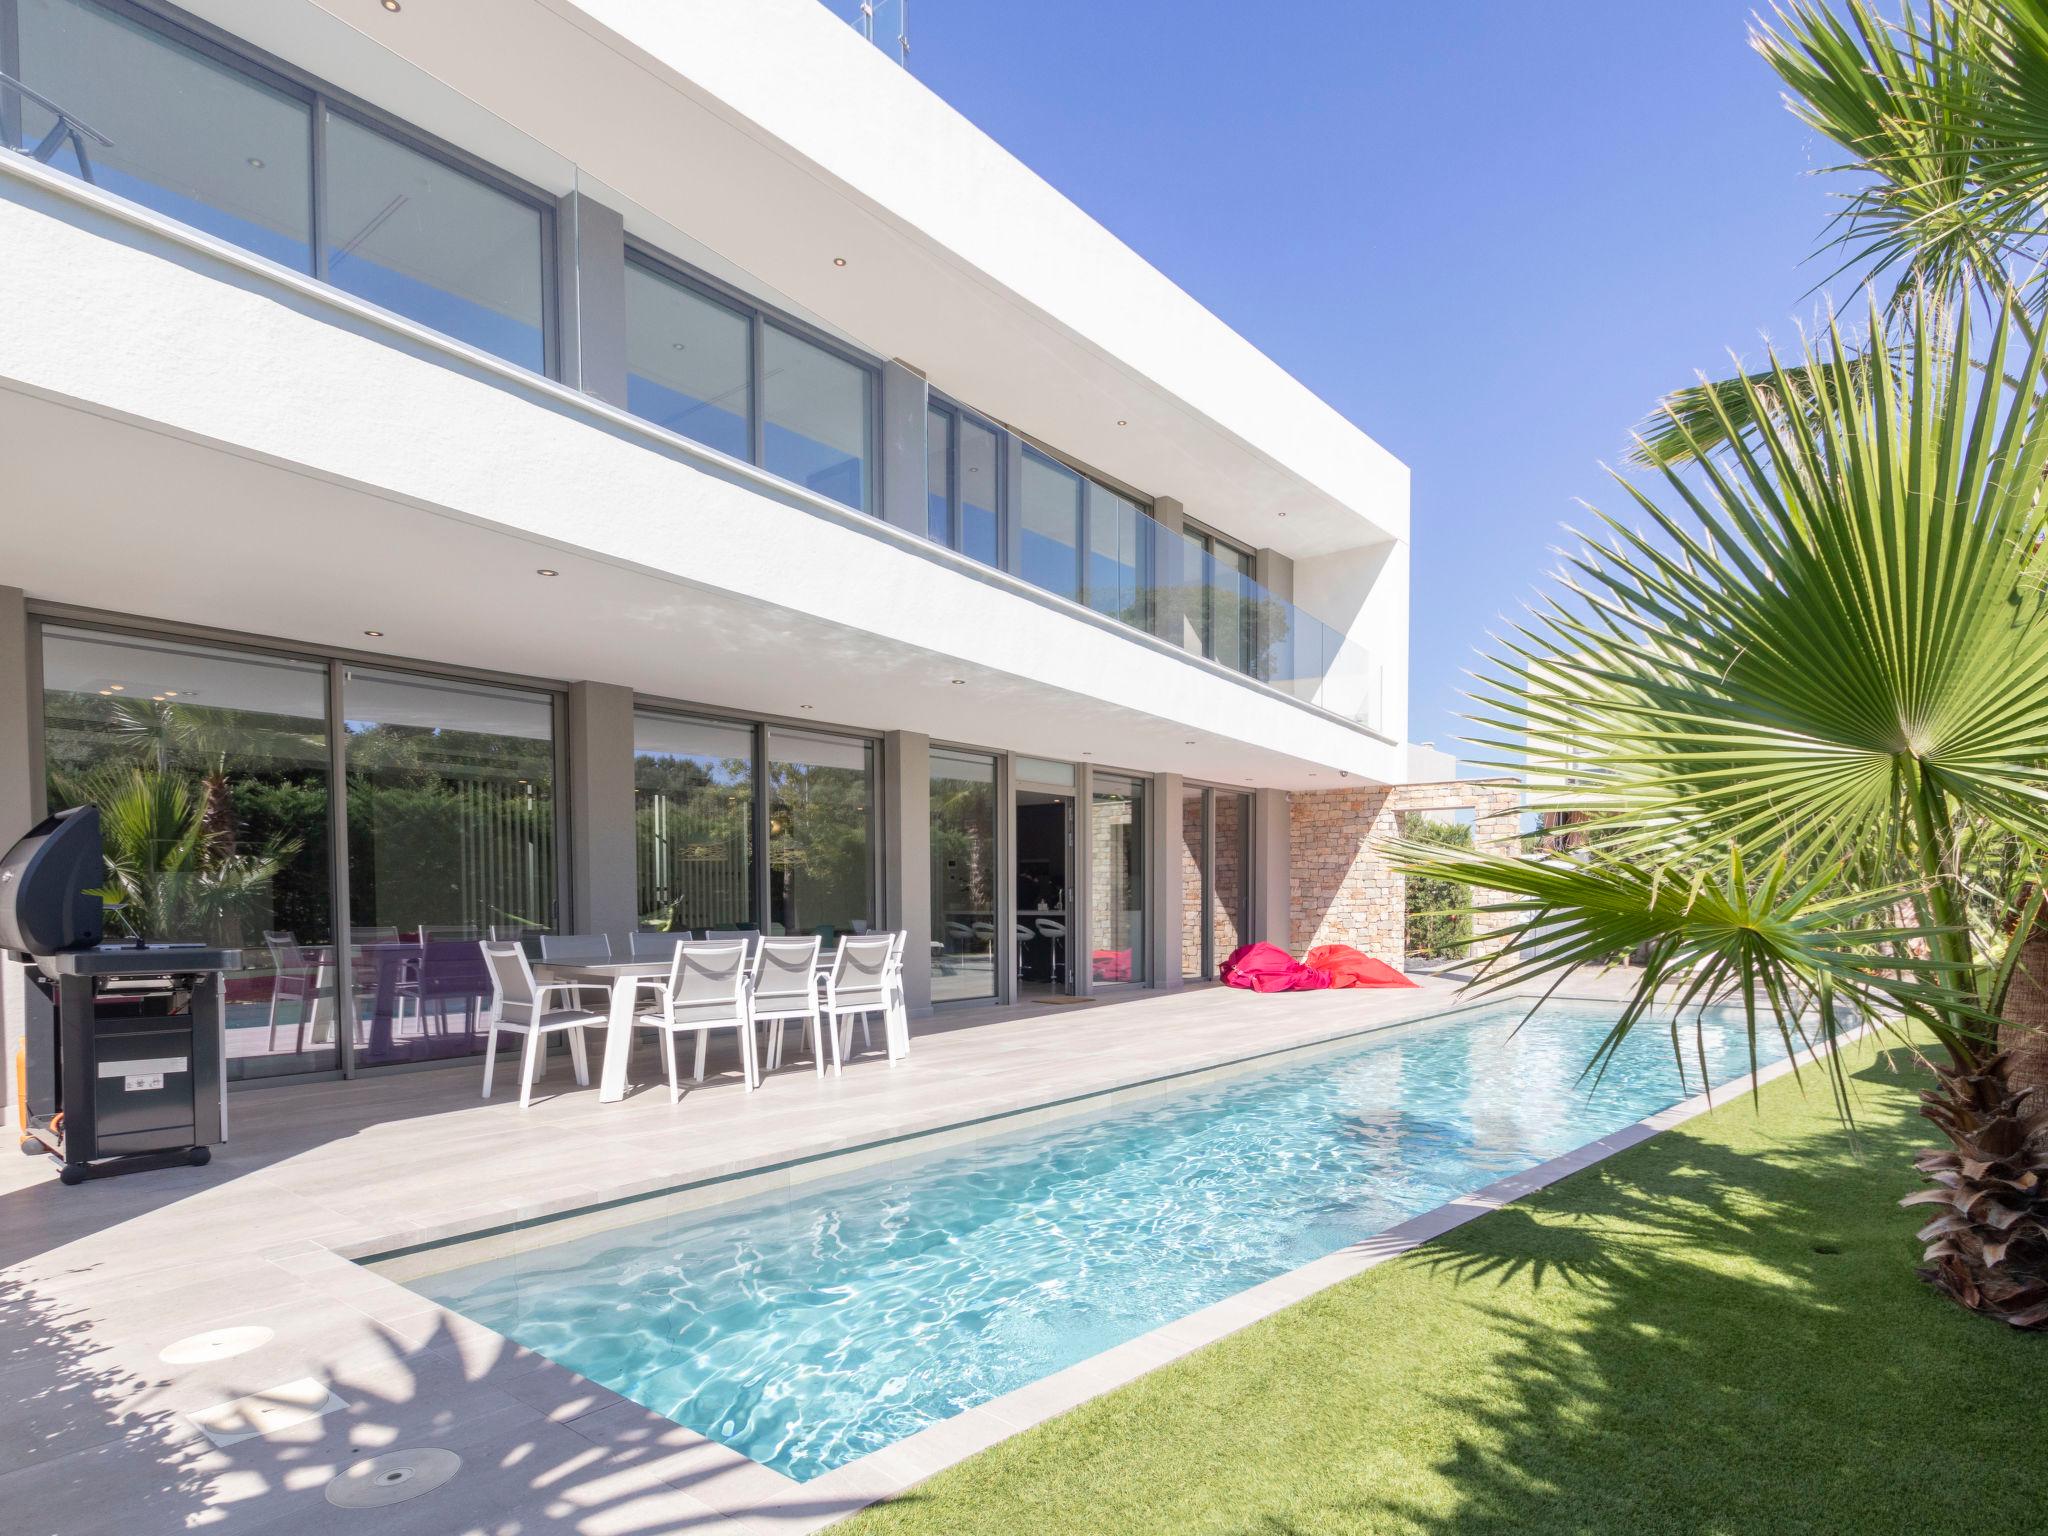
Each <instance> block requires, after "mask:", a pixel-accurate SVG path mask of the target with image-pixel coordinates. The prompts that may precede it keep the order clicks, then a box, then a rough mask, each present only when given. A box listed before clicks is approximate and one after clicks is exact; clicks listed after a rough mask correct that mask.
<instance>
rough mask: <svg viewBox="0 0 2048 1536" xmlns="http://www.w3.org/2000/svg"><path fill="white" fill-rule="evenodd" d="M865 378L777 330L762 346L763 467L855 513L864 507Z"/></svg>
mask: <svg viewBox="0 0 2048 1536" xmlns="http://www.w3.org/2000/svg"><path fill="white" fill-rule="evenodd" d="M869 382H870V380H869V375H868V371H867V370H866V369H865V368H858V367H855V366H854V365H853V364H852V363H849V362H848V361H847V360H846V359H845V358H843V357H839V356H837V355H836V354H834V353H831V352H827V351H826V350H825V349H824V348H823V347H818V346H813V345H812V344H811V343H810V342H808V341H804V340H802V339H801V338H799V337H796V336H792V335H790V334H789V332H787V331H784V330H781V329H779V328H777V327H775V326H772V325H771V326H769V327H768V328H767V333H766V336H765V337H764V339H763V341H762V357H761V413H762V417H763V428H762V430H763V433H764V440H763V448H764V457H763V459H762V467H763V468H765V469H770V470H773V471H774V472H775V473H776V474H778V475H781V476H782V477H783V478H784V479H786V480H794V481H795V482H796V483H797V484H798V485H802V486H807V487H808V488H810V489H811V490H813V491H816V492H817V493H818V494H819V495H821V496H830V497H831V498H832V499H833V500H834V501H842V502H844V503H846V505H847V506H849V507H853V508H855V509H856V510H858V511H866V510H867V509H868V506H869V499H870V498H869V494H868V395H869V388H868V386H869Z"/></svg>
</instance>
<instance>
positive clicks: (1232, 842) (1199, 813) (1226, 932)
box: [1180, 785, 1252, 980]
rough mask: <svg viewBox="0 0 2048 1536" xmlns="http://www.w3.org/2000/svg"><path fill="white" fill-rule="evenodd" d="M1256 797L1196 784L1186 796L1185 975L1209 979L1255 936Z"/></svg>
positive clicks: (1182, 933)
mask: <svg viewBox="0 0 2048 1536" xmlns="http://www.w3.org/2000/svg"><path fill="white" fill-rule="evenodd" d="M1251 826H1252V797H1251V796H1250V795H1247V794H1243V793H1241V792H1240V791H1237V790H1231V789H1202V788H1200V787H1198V786H1195V785H1190V786H1189V787H1188V788H1187V789H1186V790H1185V791H1183V793H1182V796H1181V816H1180V882H1181V901H1180V922H1181V929H1180V957H1181V974H1182V976H1184V977H1186V978H1187V979H1189V980H1196V979H1208V978H1213V977H1214V976H1215V975H1216V972H1217V968H1218V967H1219V966H1221V965H1222V964H1223V962H1224V961H1225V960H1227V959H1228V958H1230V953H1231V951H1232V950H1234V949H1236V948H1238V947H1239V946H1240V945H1242V944H1245V943H1248V942H1250V938H1251V868H1252V857H1251Z"/></svg>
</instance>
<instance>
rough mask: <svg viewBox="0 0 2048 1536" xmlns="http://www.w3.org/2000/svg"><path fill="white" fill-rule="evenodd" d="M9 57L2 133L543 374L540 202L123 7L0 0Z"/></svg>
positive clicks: (1, 138)
mask: <svg viewBox="0 0 2048 1536" xmlns="http://www.w3.org/2000/svg"><path fill="white" fill-rule="evenodd" d="M10 20H11V21H12V23H13V25H14V28H15V35H14V36H13V37H11V38H10V37H8V36H5V35H4V29H5V28H6V27H7V25H8V24H9V22H10ZM10 56H11V57H13V58H14V59H15V60H16V61H17V63H16V64H15V66H14V72H15V73H16V75H17V78H18V79H19V80H20V82H21V84H20V86H19V87H11V86H7V85H4V84H0V142H4V143H5V144H6V145H8V146H9V147H11V148H15V149H18V150H21V151H23V152H25V153H29V154H33V155H34V156H36V158H38V159H40V160H42V161H44V162H45V163H46V164H49V165H51V166H54V167H56V168H57V169H59V170H63V171H67V172H69V173H70V174H72V175H74V176H78V177H80V178H81V179H83V180H86V181H90V182H92V183H94V184H95V185H97V186H101V187H104V188H105V189H107V190H108V191H110V192H114V193H117V194H119V195H120V196H122V197H125V198H128V199H129V200H130V201H132V202H136V203H140V204H142V205H143V206H145V207H148V208H153V209H155V210H156V211H157V212H159V213H162V214H164V215H166V216H168V217H170V218H174V219H177V220H178V221H179V222H181V223H184V224H189V225H191V226H192V227H193V228H195V229H200V230H204V231H205V232H206V233H208V234H210V235H214V236H216V237H217V238H219V239H222V240H226V241H229V242H230V243H232V244H235V245H238V246H241V247H242V248H243V249H245V250H249V251H253V252H255V253H256V254H257V255H259V256H264V257H267V258H269V259H270V260H272V261H275V262H278V263H279V264H281V265H283V266H288V267H293V268H296V269H297V270H299V271H301V272H305V273H308V274H309V275H311V276H313V277H317V278H319V279H321V280H322V281H325V282H330V283H332V284H334V285H335V286H336V287H338V288H342V289H345V290H347V291H348V292H350V293H354V294H356V295H358V296H359V297H362V298H366V299H369V300H370V301H371V302H373V303H376V304H379V305H381V306H383V307H384V308H385V309H388V310H391V311H392V312H394V313H396V314H400V315H403V316H405V317H406V318H407V319H410V320H415V321H418V322H419V323H420V324H422V325H425V326H429V327H431V328H432V329H434V330H437V331H440V332H442V333H443V334H444V335H448V336H453V337H455V338H456V339H458V340H461V341H465V342H468V343H470V344H471V345H472V346H476V347H479V348H481V349H483V350H484V351H487V352H491V353H493V354H495V355H496V356H499V357H502V358H504V359H506V360H507V361H508V362H514V363H518V364H520V365H521V366H522V367H526V368H531V369H533V370H534V371H536V372H544V371H546V368H547V363H548V353H547V343H548V334H547V333H548V321H547V312H548V303H547V249H548V241H549V233H550V232H549V218H550V210H549V208H548V206H547V204H546V201H545V199H543V198H541V197H539V196H536V195H530V194H527V193H524V192H519V191H515V190H513V189H512V188H510V187H509V186H507V185H502V184H500V183H499V182H498V181H497V180H496V179H494V178H491V177H489V176H487V175H486V174H485V173H483V172H482V171H480V170H478V169H472V168H469V167H467V166H465V165H463V164H460V163H458V157H457V156H456V155H454V154H453V152H443V151H440V150H438V149H433V148H430V147H428V146H426V145H425V144H424V143H416V142H411V141H410V139H409V137H408V136H403V135H400V134H399V133H397V132H395V131H392V130H390V129H387V128H386V127H384V126H382V125H380V124H378V123H376V122H374V121H373V120H372V114H368V113H358V112H356V111H354V110H352V109H346V108H343V107H340V106H338V105H337V104H335V103H334V102H333V101H331V100H330V99H329V97H328V95H327V93H326V92H325V91H324V90H323V89H321V88H319V87H317V86H315V85H313V84H311V83H308V82H306V81H303V80H299V79H294V78H289V77H287V76H286V75H284V74H282V73H279V72H277V71H274V70H272V69H269V68H266V67H264V66H261V65H258V64H255V63H253V62H251V61H249V60H246V59H243V58H241V57H239V56H238V55H237V54H235V53H233V52H231V51H229V50H228V49H227V48H224V47H222V46H220V45H219V44H216V43H215V42H213V41H212V40H211V39H209V38H204V37H200V36H198V35H196V34H191V33H187V32H185V31H184V30H182V29H180V28H176V27H174V26H172V24H170V23H169V22H167V21H164V20H161V19H160V18H157V17H155V16H153V15H151V14H149V13H148V12H146V11H143V10H141V9H140V8H137V7H132V6H129V5H127V4H122V3H102V0H13V3H12V4H11V5H0V58H7V57H10ZM316 123H317V124H318V125H319V130H320V131H319V132H317V133H316V132H315V124H316Z"/></svg>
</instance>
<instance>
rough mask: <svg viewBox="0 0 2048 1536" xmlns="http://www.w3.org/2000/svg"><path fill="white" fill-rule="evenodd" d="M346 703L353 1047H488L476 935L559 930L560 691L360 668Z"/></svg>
mask: <svg viewBox="0 0 2048 1536" xmlns="http://www.w3.org/2000/svg"><path fill="white" fill-rule="evenodd" d="M342 701H343V712H344V714H345V716H346V720H347V731H348V735H347V740H346V754H347V756H346V763H347V767H348V896H349V921H350V924H351V927H352V930H353V931H352V937H353V939H354V941H355V953H354V955H353V956H352V957H351V958H352V963H353V964H354V965H355V967H356V974H355V980H356V985H357V988H358V1004H359V1007H360V1009H361V1011H362V1012H363V1013H364V1014H365V1015H366V1017H365V1020H364V1024H363V1027H362V1028H363V1032H362V1037H361V1047H360V1049H359V1050H358V1051H357V1055H356V1059H357V1061H358V1062H359V1063H361V1064H363V1065H366V1066H376V1065H379V1064H382V1063H384V1062H392V1061H418V1060H425V1059H430V1058H433V1057H437V1056H460V1055H464V1054H467V1053H469V1052H471V1051H480V1050H482V1049H483V1046H484V1028H483V1026H484V1024H485V1022H486V1021H485V1019H484V1012H485V1009H486V1008H487V1007H488V1005H489V1002H490V997H491V983H490V978H489V976H488V975H487V974H486V973H485V971H484V966H483V956H482V953H481V951H480V950H479V949H478V947H477V941H478V940H479V939H484V938H488V937H490V936H491V935H492V934H493V933H494V932H496V933H499V934H504V933H523V932H528V931H532V930H535V929H540V930H547V929H552V928H553V927H554V926H555V915H556V914H555V896H556V878H555V797H554V788H555V740H554V728H555V719H554V717H555V709H554V700H553V699H552V697H551V696H549V695H547V694H544V693H530V692H526V691H524V690H519V689H511V688H496V687H490V686H487V685H484V684H480V683H467V682H458V681H454V680H452V679H438V678H424V677H415V676H411V675H409V674H405V673H398V672H384V671H375V670H370V669H366V668H358V667H351V668H349V669H348V672H347V674H346V679H345V682H344V684H343V692H342Z"/></svg>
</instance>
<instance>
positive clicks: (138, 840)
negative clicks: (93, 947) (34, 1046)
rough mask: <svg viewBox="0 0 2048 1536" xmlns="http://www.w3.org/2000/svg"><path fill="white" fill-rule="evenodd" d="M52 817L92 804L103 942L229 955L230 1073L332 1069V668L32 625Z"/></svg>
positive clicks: (335, 1044)
mask: <svg viewBox="0 0 2048 1536" xmlns="http://www.w3.org/2000/svg"><path fill="white" fill-rule="evenodd" d="M42 639H43V644H42V671H43V700H42V703H43V761H44V768H45V774H46V779H45V793H46V795H47V798H48V805H49V808H50V809H51V810H52V811H61V810H67V809H69V808H71V807H73V806H80V805H92V806H97V807H98V808H99V812H100V829H101V839H102V842H103V845H104V847H105V850H106V861H107V873H106V900H107V901H108V903H109V904H110V910H109V911H108V914H107V937H108V939H109V940H110V941H112V940H118V939H123V938H128V937H135V938H141V939H146V940H151V941H156V940H182V941H197V942H201V943H206V944H218V945H223V946H226V947H228V948H234V949H239V950H240V951H241V952H242V964H241V967H240V969H238V970H235V971H232V972H230V973H229V974H228V976H227V979H226V982H227V1058H228V1075H229V1076H230V1077H231V1078H237V1079H240V1078H252V1077H271V1076H277V1075H279V1074H283V1073H292V1072H322V1071H332V1070H334V1069H335V1068H337V1067H339V1066H340V1065H341V1041H340V1037H339V1033H338V1031H337V1030H336V1027H335V1021H336V1017H337V1012H336V985H335V982H336V973H335V952H334V948H333V945H334V897H333V891H334V887H333V882H332V879H331V877H330V870H331V862H330V852H331V848H330V844H329V839H328V828H329V825H330V821H329V812H330V807H329V795H330V789H331V783H330V777H329V767H328V726H327V668H326V667H325V666H324V665H323V664H322V663H320V662H317V661H300V660H296V659H292V658H287V657H281V656H262V655H255V654H245V653H243V652H239V651H233V650H226V649H219V648H216V647H212V646H202V645H189V644H185V643H183V642H179V641H172V640H166V639H157V638H151V637H141V636H127V635H117V634H111V633H104V632H98V631H86V630H73V629H59V628H56V627H51V628H48V629H45V630H44V631H43V637H42Z"/></svg>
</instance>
